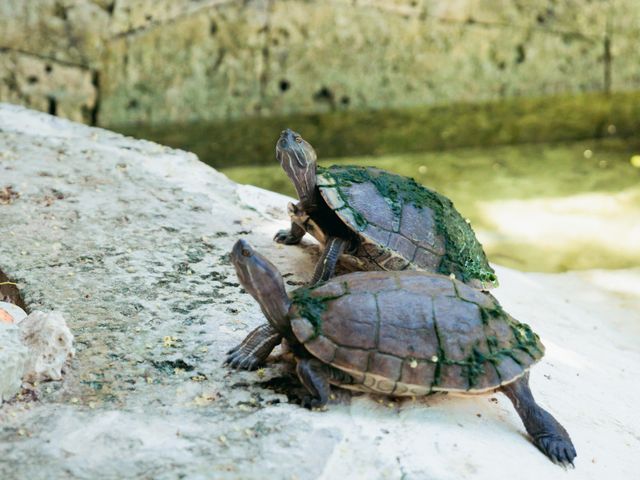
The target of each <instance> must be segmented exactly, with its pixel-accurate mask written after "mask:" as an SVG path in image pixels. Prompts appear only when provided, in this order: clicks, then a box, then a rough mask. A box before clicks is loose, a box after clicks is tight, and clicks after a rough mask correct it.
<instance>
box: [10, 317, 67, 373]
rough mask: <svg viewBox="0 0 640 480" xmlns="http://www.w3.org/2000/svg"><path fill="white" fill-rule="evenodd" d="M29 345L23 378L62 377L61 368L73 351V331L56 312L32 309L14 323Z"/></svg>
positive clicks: (23, 339)
mask: <svg viewBox="0 0 640 480" xmlns="http://www.w3.org/2000/svg"><path fill="white" fill-rule="evenodd" d="M18 327H19V328H20V335H21V337H22V341H23V343H24V344H25V345H26V347H27V348H28V349H29V360H28V362H27V364H26V367H25V371H24V376H23V380H25V381H27V382H30V383H34V382H42V381H46V380H62V368H63V367H64V365H65V364H66V363H67V361H68V360H71V358H73V356H74V355H75V353H76V352H75V349H74V348H73V335H72V334H71V331H70V330H69V327H67V323H66V322H65V320H64V318H63V316H62V315H61V314H60V313H58V312H48V313H44V312H38V311H36V312H32V313H31V314H30V315H29V316H28V317H26V318H24V319H23V320H22V321H20V323H19V324H18Z"/></svg>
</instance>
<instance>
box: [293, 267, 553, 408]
mask: <svg viewBox="0 0 640 480" xmlns="http://www.w3.org/2000/svg"><path fill="white" fill-rule="evenodd" d="M301 292H304V294H303V293H301ZM336 293H339V294H338V295H336ZM293 302H294V305H295V306H296V308H297V312H298V313H299V314H302V312H308V311H312V310H313V309H310V308H309V306H308V305H306V304H305V302H308V303H309V304H310V305H315V306H316V307H314V308H317V305H318V302H320V303H321V304H322V308H321V312H320V313H319V314H318V317H317V318H315V319H308V318H305V317H304V315H301V316H302V317H303V318H300V319H298V318H295V319H294V320H293V322H292V324H293V325H294V334H295V335H296V336H297V337H298V339H299V340H300V341H301V342H303V343H304V345H305V347H306V348H307V350H308V351H309V352H310V353H311V354H312V355H314V356H316V357H317V358H319V359H321V360H322V361H324V362H326V363H329V364H331V365H333V366H335V367H336V368H338V369H340V370H343V371H346V372H347V373H350V374H351V375H352V376H353V377H354V379H356V384H354V385H351V386H349V388H352V389H354V388H355V389H360V390H364V391H370V392H380V393H393V394H394V395H418V394H424V393H428V392H432V391H466V392H482V391H486V390H490V389H493V388H497V387H499V386H500V385H503V384H505V383H509V382H511V381H513V380H515V379H516V378H518V377H519V376H520V375H522V374H523V373H524V372H525V371H526V370H527V369H528V368H529V367H530V366H531V365H532V364H533V363H535V362H536V361H538V360H539V359H540V358H541V357H542V356H543V354H544V346H543V345H542V343H541V342H540V340H539V338H538V336H537V335H536V334H535V333H533V332H532V331H531V329H530V328H529V326H528V325H526V324H522V323H519V322H518V321H516V320H515V319H513V318H512V317H511V316H509V315H508V314H507V313H506V312H504V311H503V310H502V308H501V307H500V305H499V304H498V302H497V301H496V300H495V299H494V298H493V297H492V296H490V295H488V294H483V293H480V292H478V291H476V290H475V289H473V288H471V287H469V286H468V285H465V284H464V283H462V282H459V281H457V280H455V279H451V278H449V277H445V276H442V275H432V274H428V273H424V272H356V273H352V274H349V275H344V276H342V277H339V278H337V279H334V280H330V281H329V282H326V283H324V284H322V285H320V286H317V287H311V288H301V289H298V290H297V291H296V293H295V294H294V295H293ZM311 329H313V330H314V331H315V332H316V334H315V335H313V336H312V337H311V339H309V335H308V332H309V331H311Z"/></svg>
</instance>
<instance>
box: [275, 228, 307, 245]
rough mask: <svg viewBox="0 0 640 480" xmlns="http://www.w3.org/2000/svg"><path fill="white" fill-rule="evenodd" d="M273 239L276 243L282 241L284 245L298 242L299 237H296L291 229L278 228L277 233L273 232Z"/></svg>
mask: <svg viewBox="0 0 640 480" xmlns="http://www.w3.org/2000/svg"><path fill="white" fill-rule="evenodd" d="M273 239H274V240H275V241H276V242H277V243H283V244H285V245H296V244H298V243H300V240H301V239H300V237H297V236H295V235H293V234H292V233H291V230H279V231H278V233H276V234H275V236H274V237H273Z"/></svg>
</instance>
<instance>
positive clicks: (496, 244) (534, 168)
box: [220, 139, 640, 272]
mask: <svg viewBox="0 0 640 480" xmlns="http://www.w3.org/2000/svg"><path fill="white" fill-rule="evenodd" d="M638 153H640V148H638V145H637V144H635V145H634V144H632V143H631V142H629V141H628V140H622V139H605V140H603V139H599V140H588V141H579V142H570V143H545V144H527V145H518V146H498V147H487V148H466V149H453V150H447V151H443V152H425V153H414V154H400V155H379V156H364V157H348V158H344V157H343V158H328V159H323V160H321V161H320V164H322V165H325V166H328V165H332V164H336V163H339V164H353V165H362V166H376V167H380V168H384V169H387V170H389V171H392V172H396V173H399V174H402V175H406V176H410V177H413V178H415V179H416V180H417V181H419V182H421V183H422V184H424V185H427V186H429V187H430V188H433V189H435V190H438V191H439V192H441V193H443V194H445V195H447V196H448V197H449V198H451V199H452V200H453V201H454V204H455V205H456V207H457V208H458V210H459V211H460V212H461V213H462V214H463V215H464V216H465V217H467V218H469V219H470V220H471V223H472V226H473V227H474V229H475V230H476V232H477V233H478V236H479V238H480V240H481V242H482V243H483V245H484V246H485V249H486V251H487V254H488V256H489V258H490V260H491V261H493V262H496V263H499V264H502V265H506V266H510V267H514V268H518V269H521V270H527V271H547V272H559V271H566V270H574V269H591V268H629V267H636V266H640V247H638V245H640V168H636V167H634V166H633V164H632V162H631V161H630V159H631V157H632V156H633V155H635V154H638ZM220 170H221V171H222V172H223V173H225V174H226V175H227V176H229V177H230V178H231V179H233V180H234V181H236V182H239V183H248V184H253V185H257V186H260V187H262V188H266V189H269V190H274V191H277V192H281V193H284V194H287V195H291V196H294V195H295V191H294V189H293V187H292V185H291V183H290V181H289V179H288V178H287V177H286V175H285V174H284V172H283V171H282V169H281V168H280V166H279V165H278V163H277V161H276V160H275V156H273V155H272V163H271V164H270V165H266V166H265V165H252V166H241V167H226V168H221V169H220ZM283 215H286V213H285V212H283Z"/></svg>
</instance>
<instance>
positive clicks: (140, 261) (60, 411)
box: [0, 104, 640, 480]
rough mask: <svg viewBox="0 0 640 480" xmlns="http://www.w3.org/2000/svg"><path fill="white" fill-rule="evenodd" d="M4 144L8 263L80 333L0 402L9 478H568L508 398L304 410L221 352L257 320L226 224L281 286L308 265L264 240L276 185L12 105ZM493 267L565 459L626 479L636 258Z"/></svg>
mask: <svg viewBox="0 0 640 480" xmlns="http://www.w3.org/2000/svg"><path fill="white" fill-rule="evenodd" d="M0 152H1V154H2V155H1V156H0V187H2V186H5V185H7V184H9V185H12V186H13V187H14V188H15V189H16V190H17V191H19V192H20V197H19V198H18V199H16V200H15V201H14V202H13V203H11V204H9V205H0V238H1V239H2V243H1V247H0V268H1V269H2V270H3V271H4V272H5V273H6V274H7V276H8V277H9V278H10V279H11V280H12V281H16V282H18V284H19V287H20V290H21V293H22V295H23V297H24V300H25V303H26V306H27V309H30V310H33V309H36V308H39V309H44V310H58V311H60V312H61V313H63V314H64V316H65V318H66V319H67V321H68V323H69V326H70V328H71V330H72V332H73V334H74V335H75V337H76V348H77V355H76V358H75V359H74V361H73V362H72V364H71V368H70V372H69V373H68V374H67V376H66V377H65V379H64V381H63V382H61V383H56V382H54V383H45V384H41V385H40V386H39V388H38V390H37V392H36V393H37V395H36V396H37V398H38V400H29V401H26V400H21V401H13V402H10V403H8V404H5V405H4V406H3V407H2V408H1V409H0V456H1V457H2V459H3V461H2V462H1V463H0V478H3V479H6V480H13V479H16V480H17V479H20V478H32V479H35V480H39V479H49V478H125V477H140V476H145V475H146V476H150V477H154V478H159V479H173V478H180V477H187V478H212V477H213V478H243V479H252V478H278V479H280V478H286V479H290V478H300V479H307V478H327V479H328V478H372V479H376V478H390V479H400V478H404V479H407V478H409V479H414V478H416V479H417V478H434V479H449V478H463V477H464V478H476V479H489V478H508V477H511V476H512V477H514V478H535V479H540V478H549V479H556V478H558V479H560V478H565V476H566V473H565V472H563V471H562V469H560V468H559V467H557V466H555V465H553V464H551V463H550V462H548V461H547V460H546V459H545V458H544V457H543V456H542V455H541V454H540V453H539V452H537V450H536V449H535V447H533V445H532V444H531V443H530V442H529V440H527V439H526V438H525V436H524V434H523V433H524V430H523V428H522V425H521V424H520V422H519V419H518V417H517V416H516V414H515V412H514V411H513V409H512V407H511V405H510V403H509V402H508V400H506V398H504V397H502V396H501V395H499V394H496V395H495V396H494V397H491V396H489V397H477V398H471V399H469V398H460V397H455V396H451V395H434V396H431V397H428V398H425V399H418V400H416V401H415V402H412V401H403V402H396V401H390V400H389V399H384V398H373V397H369V396H359V397H354V398H353V399H352V400H351V401H348V400H343V401H342V403H339V404H337V405H331V406H330V408H329V410H328V411H326V412H308V411H306V410H304V409H302V408H300V407H298V406H297V405H295V404H293V403H289V402H288V401H287V398H286V396H284V395H282V394H281V393H278V392H279V391H280V388H278V387H277V386H278V385H282V384H284V385H286V384H287V382H288V381H289V380H287V378H288V377H286V375H287V367H286V366H285V365H281V364H280V363H277V362H275V363H274V362H271V363H270V364H269V366H268V367H267V368H265V370H264V374H263V376H262V377H261V376H260V375H259V374H257V373H255V372H253V373H243V372H230V371H228V370H227V369H226V368H224V367H223V366H222V359H223V357H224V352H225V351H226V350H227V349H228V348H230V347H231V346H233V345H234V344H236V343H237V342H238V341H239V340H240V339H241V338H242V337H243V336H244V335H245V334H246V333H247V332H248V331H249V330H250V329H252V328H254V327H255V326H257V325H258V324H259V323H261V322H262V315H261V313H260V310H259V308H258V307H257V305H256V304H255V303H254V302H253V301H252V299H251V298H250V297H249V296H248V295H246V294H243V293H241V291H240V289H239V287H238V285H237V280H236V278H235V275H234V273H233V271H232V268H231V266H230V265H229V262H228V257H227V252H228V251H229V249H230V247H231V245H232V244H233V242H234V241H235V239H236V238H237V237H239V236H242V237H245V238H248V239H249V241H251V242H252V243H253V244H254V245H255V246H256V248H258V249H260V250H261V251H262V252H264V253H265V255H267V256H268V257H269V258H270V259H272V260H273V262H274V263H275V264H276V265H277V266H278V267H279V269H280V270H281V271H282V272H283V273H287V274H291V275H290V276H288V277H287V281H288V283H289V285H290V286H293V285H295V284H296V283H298V282H302V281H304V280H306V279H308V277H309V274H310V272H311V271H312V265H313V263H314V262H313V260H314V258H315V257H314V254H315V248H314V247H313V245H312V244H311V243H305V244H304V245H303V247H302V248H296V247H293V248H285V247H280V246H277V245H275V244H273V242H272V241H271V237H272V235H273V232H274V231H276V230H277V229H279V228H282V227H283V226H285V225H286V223H287V222H286V220H285V219H284V211H285V205H286V202H287V200H288V199H287V198H286V197H283V196H281V195H277V194H273V193H270V192H265V191H262V190H260V189H257V188H254V187H247V186H239V185H236V184H233V183H232V182H230V181H229V180H227V179H226V177H224V176H223V175H221V174H219V173H217V172H216V171H214V170H213V169H211V168H209V167H207V166H205V165H204V164H201V163H200V162H199V161H198V159H197V158H196V157H195V156H194V155H192V154H189V153H186V152H181V151H177V150H171V149H168V148H166V147H163V146H160V145H157V144H154V143H150V142H144V141H136V140H133V139H130V138H125V137H122V136H120V135H117V134H114V133H111V132H108V131H105V130H100V129H93V128H88V127H85V126H82V125H78V124H74V123H71V122H68V121H64V120H61V119H58V118H54V117H50V116H48V115H45V114H40V113H36V112H32V111H29V110H26V109H23V108H20V107H15V106H11V105H6V104H2V105H0ZM498 273H499V275H500V279H501V284H502V286H501V287H500V289H499V291H498V292H497V296H498V297H499V298H500V300H501V301H502V303H503V305H504V307H505V308H506V309H507V310H508V311H509V312H511V313H512V314H513V315H514V316H515V317H516V318H519V319H521V320H523V321H526V322H527V323H529V324H531V325H532V327H533V328H534V330H536V331H537V332H539V333H540V334H541V337H542V339H543V341H544V342H545V344H546V346H547V350H548V353H547V356H546V357H545V358H544V359H543V361H542V362H541V363H540V364H539V365H538V366H536V368H534V370H533V372H532V384H533V390H534V392H535V393H536V396H537V398H538V399H539V401H540V402H541V404H542V405H543V406H544V407H545V408H548V409H550V410H551V411H552V412H553V413H554V414H555V415H557V417H558V418H559V419H560V420H561V421H562V422H563V424H565V426H566V427H567V429H568V430H569V431H570V432H571V435H572V437H573V439H574V442H575V444H576V447H577V449H578V455H579V456H578V459H577V463H576V474H579V477H580V478H586V479H599V478H604V477H605V476H611V477H614V476H615V477H616V478H631V477H632V476H633V475H634V474H635V472H636V467H637V465H636V462H635V456H634V452H636V451H637V450H638V448H640V440H639V438H640V422H639V421H638V417H637V414H636V412H637V406H636V405H635V403H634V402H635V398H636V397H637V387H636V386H635V380H636V379H637V378H638V375H640V355H639V354H638V353H637V341H638V338H639V337H640V332H638V329H637V325H639V324H640V317H639V314H638V311H639V309H638V306H639V305H640V298H639V297H638V294H637V292H634V291H633V290H632V289H631V287H630V285H633V284H634V282H635V283H637V282H638V280H639V279H640V272H639V271H637V270H635V271H634V270H630V271H626V272H583V273H569V274H564V275H541V274H523V273H518V272H516V271H512V270H508V269H504V268H499V271H498ZM292 284H293V285H292ZM269 385H271V386H269ZM274 388H276V391H274ZM494 399H495V400H494Z"/></svg>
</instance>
